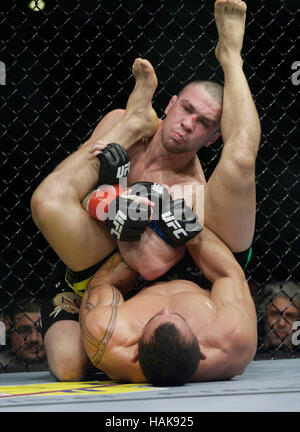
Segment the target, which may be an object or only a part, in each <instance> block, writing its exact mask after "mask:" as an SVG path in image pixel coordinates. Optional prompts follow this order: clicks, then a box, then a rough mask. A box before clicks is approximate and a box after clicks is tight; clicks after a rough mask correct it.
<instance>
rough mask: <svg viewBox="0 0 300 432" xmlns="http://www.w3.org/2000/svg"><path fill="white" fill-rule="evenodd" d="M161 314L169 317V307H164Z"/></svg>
mask: <svg viewBox="0 0 300 432" xmlns="http://www.w3.org/2000/svg"><path fill="white" fill-rule="evenodd" d="M161 314H162V315H169V314H170V311H169V308H168V307H167V306H165V307H163V308H162V310H161Z"/></svg>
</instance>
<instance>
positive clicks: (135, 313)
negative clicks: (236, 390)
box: [89, 280, 249, 382]
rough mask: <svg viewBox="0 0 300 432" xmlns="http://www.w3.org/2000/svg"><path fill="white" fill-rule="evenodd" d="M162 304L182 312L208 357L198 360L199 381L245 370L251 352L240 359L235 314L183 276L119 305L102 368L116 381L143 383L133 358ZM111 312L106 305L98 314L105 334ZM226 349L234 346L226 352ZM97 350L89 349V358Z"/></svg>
mask: <svg viewBox="0 0 300 432" xmlns="http://www.w3.org/2000/svg"><path fill="white" fill-rule="evenodd" d="M163 307H168V308H169V309H170V310H172V311H174V312H176V313H179V314H180V315H182V316H183V317H184V318H185V319H186V320H187V322H188V324H189V325H190V327H191V328H192V329H193V332H194V334H195V335H196V337H197V338H198V342H199V346H200V350H201V352H202V353H203V354H204V356H205V357H206V358H205V360H201V361H200V364H199V367H198V370H197V372H196V374H195V376H194V380H195V381H207V380H214V379H228V378H231V377H233V376H235V375H237V374H240V373H242V372H243V371H244V368H245V366H246V365H247V364H248V363H249V353H247V355H246V356H245V358H243V357H240V356H238V355H237V353H236V352H235V350H234V349H232V347H231V344H230V335H231V334H232V331H233V328H232V327H233V326H235V325H236V322H235V319H234V316H233V317H232V321H231V322H228V315H226V319H223V317H222V313H221V312H220V310H218V308H217V307H216V305H215V304H214V302H213V300H212V299H211V293H210V292H209V291H206V290H204V289H202V288H201V287H199V286H198V285H196V284H194V283H193V282H190V281H185V280H177V281H172V282H160V283H156V284H154V285H152V286H151V287H148V288H145V289H143V290H142V291H140V292H139V293H138V294H136V295H135V296H134V297H133V298H132V299H130V300H128V301H126V302H125V303H124V304H123V305H121V306H120V307H119V308H118V312H117V317H116V321H115V326H114V329H113V332H112V335H111V339H110V342H109V343H108V344H107V346H106V347H105V352H104V355H103V357H102V360H101V365H100V369H101V370H103V371H104V372H106V373H107V374H108V375H109V376H110V377H111V378H112V379H116V380H125V381H126V380H128V381H136V382H138V381H143V380H144V377H143V375H142V373H141V370H140V367H139V364H138V363H133V362H132V361H131V358H132V356H133V352H134V350H135V349H136V347H137V344H138V340H139V337H140V335H141V332H142V329H143V328H144V326H145V325H146V324H147V322H148V321H149V320H150V319H151V318H152V317H153V315H155V314H156V313H157V312H158V311H159V310H160V309H161V308H163ZM112 313H113V312H112V308H110V307H107V308H106V309H105V311H104V310H103V308H102V309H101V310H100V311H99V316H94V318H93V319H95V320H97V321H98V323H99V332H100V333H102V334H103V333H106V332H107V328H108V326H109V325H111V322H112ZM228 347H230V349H228V350H227V348H228ZM93 349H94V348H92V351H91V352H90V353H89V356H90V358H91V356H92V355H93Z"/></svg>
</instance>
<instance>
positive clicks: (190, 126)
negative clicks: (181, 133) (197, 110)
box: [182, 114, 197, 132]
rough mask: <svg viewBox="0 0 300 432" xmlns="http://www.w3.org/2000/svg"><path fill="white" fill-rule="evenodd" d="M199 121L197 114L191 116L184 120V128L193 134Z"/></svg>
mask: <svg viewBox="0 0 300 432" xmlns="http://www.w3.org/2000/svg"><path fill="white" fill-rule="evenodd" d="M196 121H197V116H196V114H191V115H189V116H187V117H186V118H185V119H183V120H182V127H183V129H184V130H185V131H186V132H192V131H193V130H194V127H195V123H196Z"/></svg>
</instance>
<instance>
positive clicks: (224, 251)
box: [186, 227, 245, 283]
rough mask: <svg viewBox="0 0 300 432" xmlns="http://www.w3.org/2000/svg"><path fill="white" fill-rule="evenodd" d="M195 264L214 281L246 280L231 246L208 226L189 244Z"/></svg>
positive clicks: (188, 247)
mask: <svg viewBox="0 0 300 432" xmlns="http://www.w3.org/2000/svg"><path fill="white" fill-rule="evenodd" d="M186 246H187V249H188V251H189V252H190V254H191V256H192V258H193V260H194V262H195V264H196V265H197V267H198V268H199V269H200V270H201V271H202V273H203V274H204V276H205V277H206V278H207V279H208V280H209V281H210V282H212V283H214V282H215V281H216V280H218V279H221V278H237V279H240V280H244V279H245V276H244V272H243V270H242V269H241V267H240V266H239V264H238V263H237V261H236V260H235V258H234V256H233V254H232V253H231V251H230V250H229V248H228V247H227V246H226V245H225V244H224V243H223V242H222V241H221V240H220V239H219V238H218V237H217V236H216V235H215V234H214V233H213V232H212V231H210V230H209V229H208V228H206V227H203V230H202V231H201V232H200V233H199V234H198V236H197V237H195V238H194V239H193V240H191V241H189V242H188V243H187V244H186Z"/></svg>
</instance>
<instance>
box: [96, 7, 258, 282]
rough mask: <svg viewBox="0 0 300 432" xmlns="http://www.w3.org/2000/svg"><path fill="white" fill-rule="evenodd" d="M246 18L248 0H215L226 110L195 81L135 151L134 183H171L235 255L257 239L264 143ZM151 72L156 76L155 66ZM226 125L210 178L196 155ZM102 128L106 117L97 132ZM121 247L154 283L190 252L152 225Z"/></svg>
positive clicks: (130, 180) (129, 260) (132, 264)
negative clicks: (250, 79)
mask: <svg viewBox="0 0 300 432" xmlns="http://www.w3.org/2000/svg"><path fill="white" fill-rule="evenodd" d="M245 18H246V4H245V3H244V2H241V1H239V0H236V1H230V2H226V1H221V0H218V1H217V2H216V3H215V20H216V25H217V29H218V34H219V41H218V44H217V47H216V57H217V59H218V60H219V62H220V64H221V65H222V68H223V70H224V78H225V83H224V97H223V105H222V107H221V106H220V105H219V104H218V103H216V102H215V101H214V100H213V99H212V97H211V96H210V95H209V94H208V93H207V91H206V89H205V88H204V87H203V86H202V85H193V86H191V87H190V86H188V87H187V88H185V89H184V91H183V92H182V93H181V94H180V95H179V96H178V97H177V96H174V97H173V98H172V99H171V101H170V103H169V105H168V106H167V108H166V110H165V113H166V114H167V115H166V118H165V119H164V120H163V121H162V122H161V123H160V126H159V128H158V129H157V131H156V133H155V135H154V136H153V137H152V138H151V139H149V140H146V141H145V140H143V141H140V142H138V143H136V144H134V145H133V146H132V147H130V148H129V150H128V153H129V155H130V159H131V172H130V174H129V177H128V184H129V185H130V184H132V183H134V182H136V181H153V182H157V183H160V184H163V185H165V186H167V187H169V188H170V190H171V192H173V198H174V199H176V198H179V197H184V199H185V200H186V201H187V202H189V203H190V206H191V207H193V209H194V211H196V213H197V214H198V216H199V220H200V222H201V223H202V224H205V225H206V226H208V227H209V228H210V229H212V230H213V231H214V232H215V233H216V234H217V235H219V237H220V238H221V239H222V240H223V241H225V243H226V244H227V246H228V247H229V248H230V249H231V250H232V251H233V252H239V251H243V250H246V249H247V248H248V247H249V246H250V245H251V242H252V238H253V233H254V227H255V209H256V206H255V202H256V194H255V159H256V155H257V150H258V146H259V142H260V124H259V119H258V116H257V112H256V108H255V106H254V103H253V99H252V96H251V93H250V90H249V87H248V84H247V81H246V78H245V76H244V73H243V69H242V58H241V49H242V44H243V37H244V29H245ZM149 74H150V75H152V76H153V75H154V74H155V72H154V70H153V68H152V69H151V72H150V71H149ZM153 81H154V78H153ZM120 116H122V111H121V110H118V111H116V112H112V113H111V114H110V115H109V117H108V118H107V119H104V126H103V127H105V126H108V124H111V123H110V122H114V121H117V119H118V118H120ZM106 122H107V123H106ZM220 125H221V131H222V138H223V142H224V148H223V151H222V155H221V159H220V162H219V163H218V165H217V167H216V169H215V171H214V173H213V174H212V175H211V177H210V179H209V181H208V182H206V180H205V176H204V174H203V170H202V168H201V165H200V162H199V159H198V157H197V154H196V152H197V150H199V148H201V147H202V146H203V145H205V146H208V145H210V144H211V143H212V142H213V141H214V140H215V139H216V138H218V137H219V135H220V133H219V127H220ZM101 131H102V124H101V122H100V124H99V126H98V128H96V130H95V132H94V137H96V136H97V135H98V134H99V133H101ZM96 148H97V146H95V149H96ZM174 185H176V188H174ZM184 187H185V189H184ZM195 209H196V210H195ZM118 247H119V250H120V251H121V254H122V255H123V257H124V259H125V260H126V262H127V263H128V264H129V265H130V267H132V268H134V269H136V270H137V271H138V272H139V273H140V274H142V276H143V277H144V278H145V279H148V280H153V279H155V278H157V277H159V276H161V275H162V274H164V273H165V272H166V271H167V270H169V269H170V267H171V266H173V265H175V264H176V263H177V262H178V261H179V260H180V259H181V258H182V256H183V255H184V253H185V249H184V247H182V246H181V247H177V248H172V247H170V246H169V245H168V244H167V243H165V242H164V241H163V240H162V239H161V238H159V237H157V236H156V234H155V233H153V231H152V230H151V228H147V229H146V231H145V232H144V234H143V235H142V238H141V241H139V242H133V243H125V242H118Z"/></svg>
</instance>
